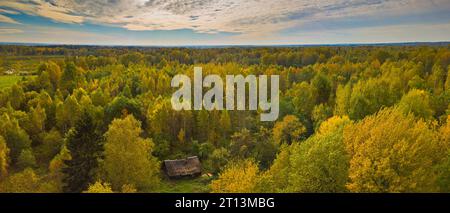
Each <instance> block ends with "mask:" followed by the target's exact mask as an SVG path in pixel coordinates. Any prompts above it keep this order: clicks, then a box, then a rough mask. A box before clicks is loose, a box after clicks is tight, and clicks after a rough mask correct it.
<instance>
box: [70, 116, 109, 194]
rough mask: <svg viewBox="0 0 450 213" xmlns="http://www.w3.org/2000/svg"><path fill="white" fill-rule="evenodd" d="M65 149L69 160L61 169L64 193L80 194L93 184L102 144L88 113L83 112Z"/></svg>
mask: <svg viewBox="0 0 450 213" xmlns="http://www.w3.org/2000/svg"><path fill="white" fill-rule="evenodd" d="M66 146H67V149H68V150H69V152H70V155H71V159H70V160H65V161H64V163H65V164H66V167H65V168H63V170H62V172H63V173H64V179H63V182H64V186H63V190H64V191H65V192H81V191H83V190H86V189H87V188H88V186H89V184H90V183H93V182H94V181H95V180H94V175H95V174H94V172H95V169H96V168H97V166H98V159H99V158H100V157H101V156H102V152H103V143H102V137H101V134H100V133H99V132H98V131H97V128H96V126H95V125H94V122H93V120H92V117H91V115H89V113H87V112H84V113H83V115H82V116H81V118H80V119H79V120H78V122H77V123H76V125H75V128H74V129H73V130H72V131H71V132H70V133H69V136H68V138H67V145H66Z"/></svg>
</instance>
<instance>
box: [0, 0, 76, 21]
mask: <svg viewBox="0 0 450 213" xmlns="http://www.w3.org/2000/svg"><path fill="white" fill-rule="evenodd" d="M0 7H4V8H10V9H13V10H17V11H20V12H22V13H25V14H29V15H36V16H42V17H45V18H49V19H52V20H54V21H57V22H63V23H83V22H84V17H83V16H80V15H75V13H77V12H75V11H72V10H71V9H70V8H64V7H59V6H57V5H54V4H52V3H51V2H47V1H43V0H29V1H17V0H2V1H0Z"/></svg>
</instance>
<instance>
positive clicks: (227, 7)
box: [0, 0, 450, 46]
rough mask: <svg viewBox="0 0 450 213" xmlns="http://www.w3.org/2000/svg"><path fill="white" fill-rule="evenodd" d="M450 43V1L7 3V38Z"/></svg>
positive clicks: (3, 13)
mask: <svg viewBox="0 0 450 213" xmlns="http://www.w3.org/2000/svg"><path fill="white" fill-rule="evenodd" d="M435 41H450V0H334V1H331V0H0V42H21V43H49V44H89V45H148V46H189V45H193V46H195V45H296V44H298V45H302V44H343V43H390V42H435Z"/></svg>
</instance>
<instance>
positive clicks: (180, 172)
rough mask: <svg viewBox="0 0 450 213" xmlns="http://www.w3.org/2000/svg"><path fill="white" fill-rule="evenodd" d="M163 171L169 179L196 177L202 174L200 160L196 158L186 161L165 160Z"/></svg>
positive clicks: (189, 158)
mask: <svg viewBox="0 0 450 213" xmlns="http://www.w3.org/2000/svg"><path fill="white" fill-rule="evenodd" d="M163 169H164V171H165V172H166V174H167V176H169V177H184V176H197V175H200V174H201V172H202V168H201V164H200V160H199V159H198V157H197V156H192V157H188V158H186V159H176V160H165V161H164V162H163Z"/></svg>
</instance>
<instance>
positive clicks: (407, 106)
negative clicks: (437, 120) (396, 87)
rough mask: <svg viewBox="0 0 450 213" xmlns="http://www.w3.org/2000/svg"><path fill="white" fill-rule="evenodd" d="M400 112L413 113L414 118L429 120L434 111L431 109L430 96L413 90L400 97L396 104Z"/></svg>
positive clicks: (421, 91)
mask: <svg viewBox="0 0 450 213" xmlns="http://www.w3.org/2000/svg"><path fill="white" fill-rule="evenodd" d="M398 107H399V109H400V110H403V112H404V113H410V112H411V113H413V114H414V115H415V116H418V117H421V118H424V119H431V118H432V117H433V115H434V111H433V109H432V108H431V103H430V94H429V93H428V92H425V91H423V90H416V89H413V90H411V91H409V92H408V93H407V94H406V95H404V96H403V97H402V99H401V100H400V102H399V103H398Z"/></svg>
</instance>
